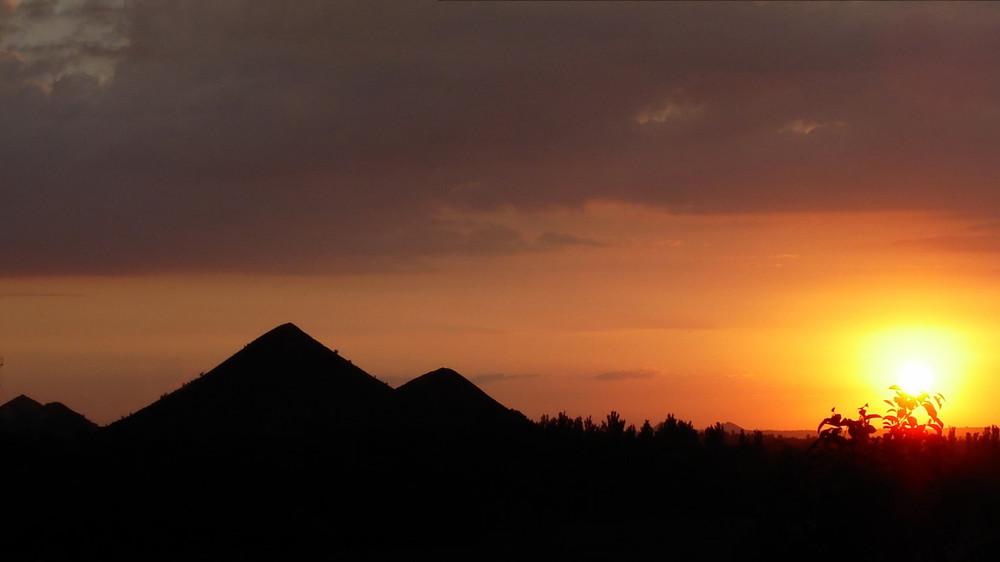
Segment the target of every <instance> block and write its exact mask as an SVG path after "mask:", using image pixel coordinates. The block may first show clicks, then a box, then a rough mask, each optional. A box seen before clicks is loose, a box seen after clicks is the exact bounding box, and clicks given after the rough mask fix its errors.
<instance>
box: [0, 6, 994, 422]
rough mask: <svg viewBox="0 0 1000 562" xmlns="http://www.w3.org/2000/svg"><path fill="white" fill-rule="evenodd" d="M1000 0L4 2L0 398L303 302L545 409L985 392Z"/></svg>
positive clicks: (217, 334) (330, 338) (975, 404)
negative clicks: (917, 383) (895, 390)
mask: <svg viewBox="0 0 1000 562" xmlns="http://www.w3.org/2000/svg"><path fill="white" fill-rule="evenodd" d="M998 29H1000V4H996V3H943V2H942V3H931V2H926V3H921V2H914V3H875V2H872V3H847V2H843V3H820V2H810V3H790V2H700V3H686V2H669V3H666V2H665V3H642V2H637V3H617V2H609V3H599V2H587V3H530V2H525V3H462V2H459V3H449V2H429V1H428V2H424V1H419V2H406V3H402V2H379V1H378V0H365V1H362V2H352V1H349V0H345V1H338V2H330V1H328V0H296V1H295V2H260V1H257V0H229V1H226V2H124V1H122V0H92V1H89V2H87V3H83V4H81V3H78V2H69V1H58V2H52V1H49V0H20V1H17V2H10V1H8V2H3V3H2V4H0V256H3V259H0V355H3V356H4V357H5V359H6V365H5V366H4V367H3V369H0V400H2V399H4V398H10V397H12V396H14V395H16V394H19V393H27V394H29V395H32V396H34V397H35V398H37V399H40V400H61V401H64V402H66V403H67V404H68V405H70V406H71V407H73V408H76V409H78V410H80V411H81V412H83V413H85V414H86V415H88V416H90V417H92V418H93V419H95V420H97V421H100V422H107V421H110V420H113V419H115V418H116V417H118V416H121V415H123V414H126V413H128V412H129V411H133V410H135V409H137V408H139V407H141V406H143V405H144V404H146V403H148V402H150V401H151V400H153V399H155V398H157V397H158V396H160V395H161V394H162V393H164V392H167V391H169V390H171V389H173V388H176V387H177V386H178V385H180V384H181V383H182V382H184V381H185V380H188V379H190V378H191V377H194V376H196V375H197V374H198V373H199V372H201V371H205V370H208V369H210V368H212V367H213V366H214V365H215V364H217V363H218V362H219V361H221V360H223V359H224V358H226V357H227V356H229V355H230V354H232V353H234V352H235V351H237V350H238V349H240V348H241V346H242V345H244V344H245V343H247V342H248V341H250V340H252V339H253V338H255V337H256V336H258V335H259V334H261V333H263V332H264V331H266V330H268V329H269V328H271V327H273V326H275V325H277V324H280V323H283V322H288V321H291V322H295V323H297V324H299V325H300V326H301V327H302V328H303V329H305V330H306V331H307V332H309V333H311V334H313V335H314V336H315V337H317V338H318V339H320V340H321V341H323V342H325V343H326V344H327V345H329V346H331V347H334V348H338V349H339V350H340V351H341V352H342V353H343V354H344V355H346V356H347V357H350V358H351V359H353V360H354V361H355V362H356V363H357V364H359V365H361V366H363V367H364V368H365V369H367V370H368V371H370V372H371V373H373V374H375V375H377V376H379V377H382V378H384V379H387V380H389V381H391V382H392V383H394V384H398V383H401V382H403V381H405V380H407V379H408V378H411V377H414V376H417V375H419V374H421V373H424V372H426V371H429V370H431V369H435V368H437V367H440V366H443V365H446V366H450V367H452V368H455V369H457V370H459V371H461V372H462V373H464V374H465V375H466V376H468V377H469V378H471V379H473V380H475V381H477V382H478V383H479V384H481V385H482V386H483V387H484V388H485V389H486V390H487V391H488V392H489V393H491V394H492V395H494V396H496V397H497V398H498V399H500V400H501V401H503V402H504V403H506V404H508V405H510V406H512V407H515V408H518V409H520V410H523V411H524V412H526V413H527V414H529V415H531V416H533V417H537V416H538V415H540V414H542V413H555V412H557V411H559V410H566V411H568V412H569V413H572V414H584V415H585V414H590V415H595V416H601V415H603V414H604V413H606V412H607V411H608V410H610V409H612V408H615V409H618V410H620V411H622V412H623V413H624V414H625V415H626V416H627V417H628V418H629V419H630V420H633V421H635V422H641V421H642V419H643V418H647V417H648V418H651V419H653V420H654V421H655V420H658V419H662V418H663V417H664V416H665V415H666V414H667V413H668V412H673V413H675V414H676V415H679V416H681V417H684V418H689V419H692V420H693V421H695V422H696V423H697V424H699V425H706V424H708V423H712V422H714V421H716V420H722V421H732V422H735V423H738V424H741V425H744V426H747V427H761V428H812V427H815V425H816V422H817V421H818V420H819V419H821V418H822V417H823V416H824V415H825V414H826V413H827V412H828V410H829V408H830V407H831V406H834V405H836V406H838V407H839V408H840V411H842V412H849V411H851V409H852V408H854V407H857V406H859V405H861V404H863V403H864V402H871V403H879V401H880V399H881V398H882V397H884V395H885V391H884V387H886V386H888V385H889V384H891V383H892V382H894V380H895V378H896V371H897V370H898V369H900V368H901V367H902V366H903V365H907V364H914V365H918V366H919V369H918V370H926V369H932V370H935V371H937V381H936V386H937V389H938V390H940V391H941V392H943V393H944V394H945V395H946V396H947V397H948V399H949V402H948V404H947V406H946V407H945V409H944V410H943V412H942V414H943V417H944V419H945V421H946V422H948V423H950V424H957V425H981V424H985V423H989V422H997V421H1000V420H997V419H995V418H994V412H993V408H991V404H990V402H991V400H992V399H993V397H1000V388H997V383H995V382H994V378H993V376H992V373H994V372H996V370H997V365H996V363H997V362H998V360H1000V358H998V357H997V356H996V352H994V351H993V350H995V349H997V348H998V346H997V345H995V344H996V343H997V342H995V341H994V340H995V339H996V337H997V336H996V334H997V333H998V330H997V328H998V326H997V320H996V318H998V317H1000V315H998V314H997V312H998V311H997V310H996V309H997V308H998V306H1000V299H998V296H1000V295H998V294H997V288H996V283H995V282H994V279H995V277H996V274H997V268H998V259H997V258H998V256H1000V189H998V186H1000V166H998V160H997V154H1000V103H998V101H997V100H1000V73H998V72H997V71H996V61H997V60H998V58H1000V33H998V32H997V30H998Z"/></svg>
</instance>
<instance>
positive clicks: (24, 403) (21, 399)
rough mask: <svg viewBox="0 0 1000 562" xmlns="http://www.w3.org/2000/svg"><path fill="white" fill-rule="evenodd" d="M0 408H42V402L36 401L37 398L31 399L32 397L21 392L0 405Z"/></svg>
mask: <svg viewBox="0 0 1000 562" xmlns="http://www.w3.org/2000/svg"><path fill="white" fill-rule="evenodd" d="M0 408H2V409H7V408H10V409H24V408H31V409H40V408H42V403H41V402H38V401H37V400H35V399H33V398H31V397H29V396H27V395H25V394H21V395H18V396H17V397H16V398H14V399H12V400H10V401H9V402H7V403H6V404H4V405H2V406H0Z"/></svg>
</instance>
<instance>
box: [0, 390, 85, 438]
mask: <svg viewBox="0 0 1000 562" xmlns="http://www.w3.org/2000/svg"><path fill="white" fill-rule="evenodd" d="M95 429H97V425H95V424H94V423H92V422H91V421H90V420H88V419H87V418H85V417H83V416H82V415H80V414H78V413H76V412H74V411H73V410H71V409H70V408H68V407H66V406H65V405H64V404H62V403H60V402H49V403H48V404H44V405H43V404H41V403H40V402H37V401H35V400H32V399H31V398H29V397H27V396H25V395H23V394H22V395H20V396H18V397H17V398H14V399H13V400H10V401H9V402H7V403H6V404H4V405H2V406H0V432H4V433H13V434H22V435H35V436H50V437H75V436H79V435H83V434H86V433H90V432H91V431H94V430H95Z"/></svg>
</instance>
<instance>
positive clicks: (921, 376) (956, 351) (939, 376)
mask: <svg viewBox="0 0 1000 562" xmlns="http://www.w3.org/2000/svg"><path fill="white" fill-rule="evenodd" d="M862 338H863V339H862V340H861V341H862V345H861V347H859V356H858V359H859V363H860V368H859V377H861V378H862V379H863V380H865V381H866V382H865V384H867V385H869V386H870V388H871V389H872V390H874V391H877V392H881V391H884V390H885V388H886V387H888V386H890V385H897V386H899V388H900V389H901V390H903V391H904V392H906V393H907V394H914V395H919V394H920V393H922V392H928V393H930V394H935V393H938V392H941V393H943V394H945V395H946V396H949V397H951V396H952V395H953V394H956V393H957V392H958V389H959V388H960V385H961V381H962V379H963V378H964V377H965V376H966V372H967V370H968V368H969V362H970V357H971V355H970V353H971V352H970V350H969V343H968V336H967V335H966V333H965V332H964V331H961V330H959V329H957V328H954V327H949V326H922V325H909V326H908V325H897V326H893V327H889V328H883V329H879V330H874V331H871V332H868V333H866V334H865V335H864V336H862Z"/></svg>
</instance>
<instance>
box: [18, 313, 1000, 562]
mask: <svg viewBox="0 0 1000 562" xmlns="http://www.w3.org/2000/svg"><path fill="white" fill-rule="evenodd" d="M278 330H282V328H279V329H278ZM284 330H285V331H284V332H280V333H279V334H278V336H275V335H274V332H272V333H271V334H269V335H265V336H264V337H262V338H261V339H259V340H257V341H256V342H254V343H252V344H250V345H249V346H248V347H247V348H245V349H244V350H243V351H242V352H240V353H239V354H237V355H236V356H234V357H233V358H231V359H230V360H228V361H227V362H226V363H223V364H222V365H220V366H219V367H218V368H216V369H215V370H213V371H212V372H210V373H208V374H206V375H205V376H204V377H202V378H200V379H197V380H195V381H194V382H192V383H191V384H189V385H187V386H185V387H184V388H182V389H180V390H179V391H177V392H175V393H173V394H171V395H168V396H166V397H164V398H163V399H162V400H161V401H159V402H157V403H156V404H154V405H152V406H150V407H149V408H147V409H145V410H143V411H140V412H138V413H136V414H135V415H133V416H130V417H128V418H125V419H123V420H122V421H120V422H118V423H116V424H112V425H111V426H109V427H106V428H100V429H88V428H86V427H84V426H82V425H79V426H75V427H69V426H61V429H59V430H56V429H53V428H52V427H49V426H45V425H38V424H36V425H34V426H32V425H31V424H25V423H21V424H20V425H18V424H16V423H13V422H11V421H10V420H9V419H8V420H6V421H5V420H4V419H3V417H2V416H0V439H2V442H0V446H2V457H0V458H2V462H0V481H2V482H3V493H2V497H0V502H2V503H0V514H2V515H0V519H2V521H0V522H2V547H0V548H2V550H3V552H4V553H5V555H4V559H10V560H66V559H85V560H86V559H101V560H111V559H125V558H128V559H130V560H243V559H279V560H281V559H304V558H305V557H306V556H307V555H308V556H309V558H310V559H317V558H318V559H331V560H337V559H400V558H402V559H406V558H409V557H414V556H416V555H418V554H427V553H431V554H435V555H443V556H454V557H463V558H472V559H498V558H499V559H521V558H527V557H529V556H532V555H535V556H538V555H547V556H549V557H556V558H569V559H615V560H630V559H639V558H653V557H655V558H657V559H667V560H672V559H675V560H706V559H707V560H713V559H722V560H725V559H740V560H763V559H785V558H787V559H795V560H832V559H851V560H893V561H896V560H906V561H915V560H994V559H995V558H996V553H997V552H1000V551H998V547H1000V540H998V538H997V531H998V526H997V524H998V522H1000V511H998V510H1000V443H998V442H997V440H996V438H995V437H994V436H993V435H991V436H990V438H987V439H977V440H974V441H973V440H969V441H966V440H958V441H948V440H947V439H935V440H926V441H921V442H888V441H887V442H881V441H877V440H876V441H873V442H871V443H867V444H863V445H850V444H841V445H834V444H831V445H823V446H812V444H811V443H810V442H806V441H801V440H785V441H783V440H779V439H772V438H764V437H763V436H760V435H735V434H731V433H730V434H727V433H724V432H723V431H722V430H721V427H717V428H709V429H708V430H706V431H696V430H695V429H694V428H692V427H691V426H690V424H687V423H684V422H681V421H678V420H675V419H673V418H668V419H667V420H666V421H664V422H663V423H660V424H654V425H651V426H643V427H640V428H639V429H635V428H630V427H627V426H626V424H625V423H624V422H623V421H621V420H619V419H617V417H616V416H613V415H612V416H609V418H608V419H606V420H603V421H601V422H600V423H589V422H587V421H585V420H579V419H576V420H574V419H570V418H566V417H564V416H559V417H556V418H554V419H543V420H542V421H541V422H540V423H531V422H528V421H527V420H525V419H524V418H523V417H522V416H520V415H519V414H517V412H514V411H512V410H507V409H505V408H503V407H502V406H499V405H498V404H496V403H495V402H493V401H492V399H490V398H489V397H488V396H486V395H485V394H483V393H481V391H479V390H478V389H476V388H475V387H474V386H472V385H471V383H468V381H465V379H463V378H461V376H460V375H458V374H457V373H454V372H452V371H436V372H434V373H429V374H428V375H425V377H421V379H418V381H420V382H418V381H415V383H412V385H405V386H404V387H401V388H400V389H395V390H393V389H390V388H388V387H387V386H385V385H382V383H378V382H377V381H375V383H377V384H369V382H367V379H364V378H361V376H360V375H356V374H351V373H354V370H356V371H357V372H359V373H362V374H364V373H363V371H360V369H357V368H356V367H354V366H353V365H350V364H349V362H347V361H346V360H343V359H342V358H340V357H339V356H337V355H336V354H335V353H334V352H331V351H330V350H326V348H322V346H319V344H318V343H316V342H314V340H311V339H308V340H306V339H303V336H304V337H305V338H308V336H305V335H304V334H302V336H299V334H300V332H298V331H297V329H296V330H295V331H294V332H293V331H291V329H290V328H284ZM268 338H270V339H268ZM317 346H318V347H317ZM313 371H316V372H315V373H314V372H313ZM364 376H366V377H367V374H364ZM328 379H329V380H334V381H337V382H336V384H333V385H332V386H328V385H327V383H328V382H329V380H328ZM344 380H349V381H353V382H349V383H348V384H341V382H343V381H344ZM372 380H374V379H372ZM289 381H292V382H291V383H289ZM318 381H319V382H318ZM323 381H326V382H323ZM383 387H384V388H383ZM4 424H6V425H4Z"/></svg>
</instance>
